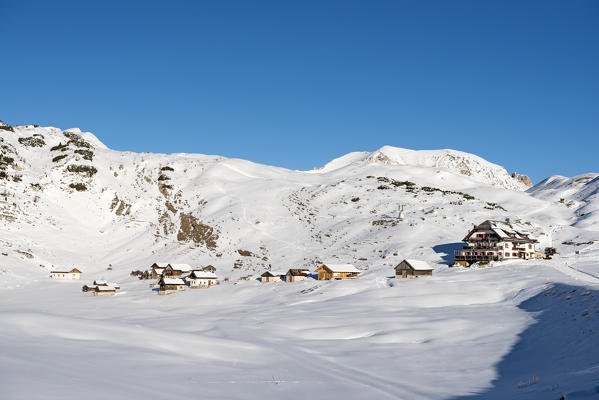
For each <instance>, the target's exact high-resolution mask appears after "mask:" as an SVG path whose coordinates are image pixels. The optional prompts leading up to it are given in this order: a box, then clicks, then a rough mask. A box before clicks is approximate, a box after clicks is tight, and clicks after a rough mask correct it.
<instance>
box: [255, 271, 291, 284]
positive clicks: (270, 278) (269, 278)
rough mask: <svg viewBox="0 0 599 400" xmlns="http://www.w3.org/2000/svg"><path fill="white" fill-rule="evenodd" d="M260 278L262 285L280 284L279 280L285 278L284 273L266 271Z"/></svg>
mask: <svg viewBox="0 0 599 400" xmlns="http://www.w3.org/2000/svg"><path fill="white" fill-rule="evenodd" d="M260 276H261V279H260V281H261V282H262V283H270V282H280V281H281V278H282V277H283V276H285V273H284V272H280V271H266V272H265V273H263V274H262V275H260Z"/></svg>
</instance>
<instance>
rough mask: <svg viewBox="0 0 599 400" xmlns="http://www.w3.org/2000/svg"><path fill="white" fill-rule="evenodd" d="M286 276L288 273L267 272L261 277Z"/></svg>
mask: <svg viewBox="0 0 599 400" xmlns="http://www.w3.org/2000/svg"><path fill="white" fill-rule="evenodd" d="M285 274H286V272H282V271H266V272H264V273H263V274H262V275H261V276H282V275H285Z"/></svg>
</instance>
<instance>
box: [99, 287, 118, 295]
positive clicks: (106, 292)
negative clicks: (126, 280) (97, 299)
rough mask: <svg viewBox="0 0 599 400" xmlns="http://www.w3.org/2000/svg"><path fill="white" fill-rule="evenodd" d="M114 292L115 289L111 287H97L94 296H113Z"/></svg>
mask: <svg viewBox="0 0 599 400" xmlns="http://www.w3.org/2000/svg"><path fill="white" fill-rule="evenodd" d="M116 291H117V288H116V287H114V286H112V285H99V286H96V289H95V290H94V296H113V295H115V294H116Z"/></svg>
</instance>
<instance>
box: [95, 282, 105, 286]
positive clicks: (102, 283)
mask: <svg viewBox="0 0 599 400" xmlns="http://www.w3.org/2000/svg"><path fill="white" fill-rule="evenodd" d="M94 284H95V285H102V286H105V285H108V282H106V281H94Z"/></svg>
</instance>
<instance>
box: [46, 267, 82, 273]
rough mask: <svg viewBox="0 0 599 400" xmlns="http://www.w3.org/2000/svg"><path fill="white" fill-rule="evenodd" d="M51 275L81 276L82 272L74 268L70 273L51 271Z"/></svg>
mask: <svg viewBox="0 0 599 400" xmlns="http://www.w3.org/2000/svg"><path fill="white" fill-rule="evenodd" d="M50 273H51V274H80V273H81V271H79V270H78V269H77V268H73V269H72V270H70V271H50Z"/></svg>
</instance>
